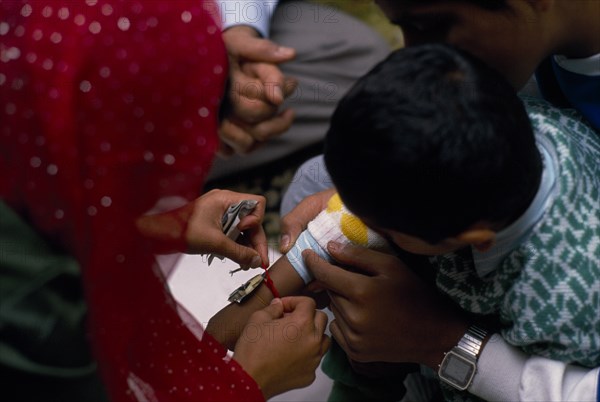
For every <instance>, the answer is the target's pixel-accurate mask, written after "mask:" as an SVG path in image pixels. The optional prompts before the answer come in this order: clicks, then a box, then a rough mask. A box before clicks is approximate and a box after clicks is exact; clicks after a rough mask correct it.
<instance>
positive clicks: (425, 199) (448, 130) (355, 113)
mask: <svg viewBox="0 0 600 402" xmlns="http://www.w3.org/2000/svg"><path fill="white" fill-rule="evenodd" d="M325 162H326V165H327V168H328V170H329V173H330V174H331V177H332V179H333V183H334V184H335V186H336V187H337V189H338V191H339V193H340V196H341V198H342V200H343V201H344V202H345V203H346V205H347V206H348V208H349V209H350V210H351V211H353V212H354V213H355V214H357V215H358V216H359V217H362V218H368V220H369V221H370V222H373V223H374V224H376V225H377V226H380V227H382V228H386V229H391V230H395V231H399V232H402V233H405V234H409V235H413V236H416V237H419V238H421V239H423V240H426V241H428V242H430V243H432V244H435V243H437V242H439V241H440V240H442V239H444V238H447V237H451V236H455V235H458V234H459V233H460V232H461V231H463V230H465V229H467V228H468V227H469V226H470V225H472V224H474V223H476V222H478V221H482V220H483V221H489V222H492V223H497V224H503V223H507V222H509V221H512V220H514V219H516V218H517V217H518V216H519V215H520V214H522V213H523V212H524V210H525V209H526V208H527V206H528V205H529V204H530V203H531V200H532V199H533V197H534V196H535V194H536V192H537V189H538V187H539V182H540V179H541V174H542V162H541V157H540V154H539V151H538V149H537V147H536V144H535V138H534V135H533V132H532V128H531V124H530V121H529V118H528V116H527V113H526V112H525V109H524V106H523V104H522V102H521V100H520V99H519V98H518V96H517V95H516V93H515V92H514V90H513V88H512V87H511V85H510V84H509V83H508V82H507V81H506V80H505V79H504V78H503V77H502V76H501V75H500V74H499V73H497V72H496V71H494V70H493V69H491V68H490V67H487V66H486V65H485V64H483V62H481V61H479V60H477V59H475V58H474V57H472V56H470V55H468V54H467V53H465V52H463V51H461V50H458V49H456V48H454V47H451V46H449V45H444V44H428V45H422V46H414V47H408V48H403V49H400V50H398V51H395V52H393V53H392V54H391V55H390V56H389V57H388V58H387V59H386V60H384V61H383V62H381V63H380V64H378V65H377V66H376V67H375V68H374V69H373V70H371V71H370V72H369V73H368V74H367V75H365V76H364V77H363V78H361V79H360V80H359V81H358V82H357V83H356V84H355V85H354V87H353V88H352V89H351V90H350V91H349V93H348V94H347V95H346V96H345V97H344V98H343V99H342V100H341V101H340V104H339V105H338V107H337V109H336V110H335V112H334V114H333V116H332V120H331V126H330V129H329V132H328V133H327V137H326V141H325Z"/></svg>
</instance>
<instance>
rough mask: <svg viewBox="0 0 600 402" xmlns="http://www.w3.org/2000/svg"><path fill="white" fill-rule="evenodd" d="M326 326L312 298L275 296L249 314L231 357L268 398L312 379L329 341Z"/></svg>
mask: <svg viewBox="0 0 600 402" xmlns="http://www.w3.org/2000/svg"><path fill="white" fill-rule="evenodd" d="M326 326H327V316H326V315H325V313H323V312H321V311H317V310H315V302H314V301H313V300H312V299H309V298H307V297H285V298H283V299H274V300H273V302H272V303H271V305H269V306H267V307H265V308H263V309H262V310H259V311H257V312H255V313H254V314H252V316H251V317H250V320H249V321H248V325H246V327H245V328H244V331H243V333H242V336H241V337H240V339H239V341H238V343H237V345H236V347H235V353H234V356H233V357H234V359H236V360H237V361H238V363H240V365H241V366H242V367H243V368H244V370H246V372H248V374H250V375H251V376H252V378H254V379H255V381H256V382H257V383H258V385H259V386H260V388H261V390H262V391H263V394H264V396H265V398H266V399H269V398H270V397H272V396H274V395H277V394H280V393H282V392H284V391H288V390H291V389H294V388H300V387H305V386H307V385H309V384H311V383H312V382H313V381H314V379H315V371H316V369H317V367H318V366H319V363H320V362H321V358H322V357H323V355H324V354H325V352H326V351H327V349H328V348H329V345H330V342H331V340H330V339H329V337H328V336H326V335H324V331H325V327H326Z"/></svg>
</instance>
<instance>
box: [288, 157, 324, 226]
mask: <svg viewBox="0 0 600 402" xmlns="http://www.w3.org/2000/svg"><path fill="white" fill-rule="evenodd" d="M331 187H333V182H332V181H331V176H329V173H328V172H327V168H326V167H325V160H324V159H323V155H318V156H315V157H314V158H311V159H309V160H307V161H306V162H304V163H303V164H302V165H301V166H300V167H299V168H298V170H297V171H296V174H295V175H294V178H293V179H292V181H291V183H290V185H289V187H288V188H287V190H286V191H285V194H284V195H283V199H282V200H281V208H280V214H281V216H285V215H286V214H287V213H288V212H290V211H291V210H292V209H294V207H295V206H296V205H298V203H300V201H302V200H303V199H305V198H306V197H308V196H309V195H312V194H314V193H318V192H319V191H323V190H327V189H329V188H331Z"/></svg>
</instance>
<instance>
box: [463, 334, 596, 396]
mask: <svg viewBox="0 0 600 402" xmlns="http://www.w3.org/2000/svg"><path fill="white" fill-rule="evenodd" d="M599 373H600V368H595V369H589V368H583V367H579V366H573V365H569V364H566V363H563V362H559V361H554V360H550V359H547V358H542V357H537V356H528V355H526V354H525V353H523V352H522V351H520V350H519V349H517V348H516V347H514V346H512V345H509V344H508V343H506V341H504V339H502V337H501V336H500V335H498V334H494V335H493V336H492V338H491V339H490V340H489V342H488V343H487V344H486V346H485V348H484V349H483V351H482V353H481V357H480V358H479V362H478V367H477V374H476V375H475V378H474V380H473V384H472V385H471V387H470V388H469V392H471V393H472V394H474V395H477V396H479V397H481V398H483V399H486V400H510V401H521V400H545V401H550V400H552V401H558V400H577V401H594V400H596V398H597V395H598V386H599V384H598V382H599V379H598V376H599Z"/></svg>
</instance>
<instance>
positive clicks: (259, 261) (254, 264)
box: [250, 255, 262, 268]
mask: <svg viewBox="0 0 600 402" xmlns="http://www.w3.org/2000/svg"><path fill="white" fill-rule="evenodd" d="M261 265H262V258H260V256H258V255H255V256H254V258H252V261H251V262H250V266H251V267H252V268H258V267H260V266H261Z"/></svg>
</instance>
